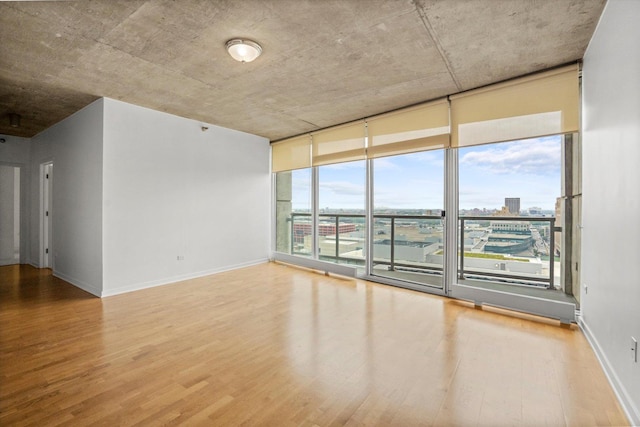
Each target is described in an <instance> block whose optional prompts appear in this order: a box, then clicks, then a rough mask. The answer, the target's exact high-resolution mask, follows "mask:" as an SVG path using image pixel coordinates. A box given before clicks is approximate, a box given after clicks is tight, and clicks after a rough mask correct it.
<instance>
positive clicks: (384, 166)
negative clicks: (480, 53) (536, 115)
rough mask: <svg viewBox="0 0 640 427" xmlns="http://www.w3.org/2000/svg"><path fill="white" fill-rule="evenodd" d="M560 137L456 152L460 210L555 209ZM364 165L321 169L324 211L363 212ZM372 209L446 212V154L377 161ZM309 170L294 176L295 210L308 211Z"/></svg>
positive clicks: (559, 163)
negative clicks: (515, 203)
mask: <svg viewBox="0 0 640 427" xmlns="http://www.w3.org/2000/svg"><path fill="white" fill-rule="evenodd" d="M561 141H562V137H561V136H551V137H543V138H534V139H529V140H524V141H513V142H506V143H498V144H488V145H481V146H475V147H467V148H460V149H459V150H458V162H459V163H458V164H459V195H460V196H459V197H460V198H459V207H460V209H473V208H480V209H482V208H487V209H500V208H501V207H502V206H503V205H504V199H505V197H520V207H521V209H528V208H530V207H540V208H542V209H545V210H553V209H554V206H555V201H556V198H557V197H559V196H560V186H561V171H560V167H561ZM365 168H366V166H365V162H364V161H358V162H349V163H339V164H335V165H327V166H321V167H320V168H319V186H320V194H319V199H320V208H321V209H322V208H334V209H364V207H365V206H364V205H365ZM373 170H374V205H375V207H376V208H390V209H442V208H443V203H444V202H443V200H444V190H443V189H444V150H434V151H424V152H420V153H413V154H407V155H401V156H392V157H382V158H379V159H375V160H374V164H373ZM310 182H311V172H310V170H308V169H307V170H300V171H294V172H293V208H294V209H309V208H310V190H309V189H310Z"/></svg>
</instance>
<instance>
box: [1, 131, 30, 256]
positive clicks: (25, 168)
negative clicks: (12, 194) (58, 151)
mask: <svg viewBox="0 0 640 427" xmlns="http://www.w3.org/2000/svg"><path fill="white" fill-rule="evenodd" d="M0 138H2V139H4V140H5V142H4V143H1V144H0V164H3V165H9V166H17V167H19V168H20V263H22V264H25V263H29V262H30V259H29V254H30V253H29V177H30V160H29V159H30V157H31V140H30V139H29V138H20V137H18V136H10V135H2V134H0ZM6 208H8V206H4V204H2V206H0V209H6Z"/></svg>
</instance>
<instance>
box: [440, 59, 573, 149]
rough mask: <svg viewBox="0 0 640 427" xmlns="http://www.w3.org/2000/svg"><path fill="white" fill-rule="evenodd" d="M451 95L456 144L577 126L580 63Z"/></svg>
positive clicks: (570, 129)
mask: <svg viewBox="0 0 640 427" xmlns="http://www.w3.org/2000/svg"><path fill="white" fill-rule="evenodd" d="M449 98H450V100H451V145H452V146H453V147H465V146H470V145H479V144H486V143H490V142H501V141H509V140H514V139H524V138H533V137H537V136H545V135H553V134H560V133H568V132H577V131H578V129H579V106H580V93H579V80H578V64H573V65H570V66H567V67H562V68H558V69H555V70H550V71H545V72H542V73H538V74H535V75H531V76H527V77H523V78H520V79H515V80H512V81H508V82H504V83H499V84H496V85H491V86H487V87H484V88H481V89H476V90H472V91H469V92H465V93H462V94H459V95H452V96H450V97H449Z"/></svg>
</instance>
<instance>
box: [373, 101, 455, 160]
mask: <svg viewBox="0 0 640 427" xmlns="http://www.w3.org/2000/svg"><path fill="white" fill-rule="evenodd" d="M367 126H368V133H369V147H368V148H367V157H369V158H376V157H382V156H391V155H396V154H405V153H413V152H416V151H425V150H434V149H438V148H447V147H449V130H450V127H449V102H448V100H447V99H446V98H444V99H441V100H438V101H434V102H429V103H427V104H423V105H418V106H415V107H410V108H405V109H403V110H399V111H394V112H392V113H388V114H383V115H380V116H375V117H371V118H368V119H367Z"/></svg>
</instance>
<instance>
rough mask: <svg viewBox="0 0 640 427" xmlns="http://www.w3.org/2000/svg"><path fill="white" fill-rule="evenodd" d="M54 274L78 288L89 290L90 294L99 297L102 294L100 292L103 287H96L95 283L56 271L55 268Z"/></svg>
mask: <svg viewBox="0 0 640 427" xmlns="http://www.w3.org/2000/svg"><path fill="white" fill-rule="evenodd" d="M53 276H54V277H58V278H60V279H62V280H64V281H65V282H69V283H71V284H72V285H73V286H75V287H76V288H80V289H82V290H83V291H86V292H89V293H90V294H92V295H95V296H97V297H99V296H100V293H101V291H102V290H101V289H99V288H97V287H95V286H93V285H91V284H89V283H86V282H83V281H82V280H78V279H76V278H74V277H71V276H68V275H66V274H64V273H61V272H59V271H56V270H53Z"/></svg>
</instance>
